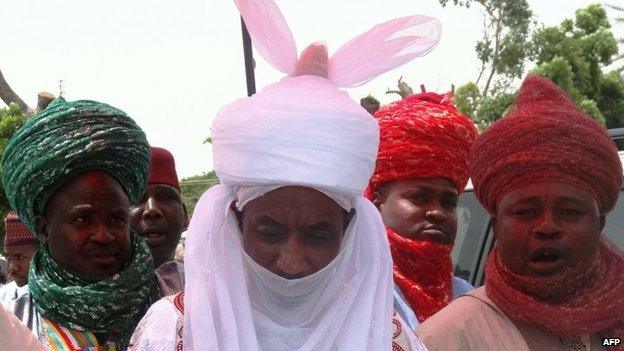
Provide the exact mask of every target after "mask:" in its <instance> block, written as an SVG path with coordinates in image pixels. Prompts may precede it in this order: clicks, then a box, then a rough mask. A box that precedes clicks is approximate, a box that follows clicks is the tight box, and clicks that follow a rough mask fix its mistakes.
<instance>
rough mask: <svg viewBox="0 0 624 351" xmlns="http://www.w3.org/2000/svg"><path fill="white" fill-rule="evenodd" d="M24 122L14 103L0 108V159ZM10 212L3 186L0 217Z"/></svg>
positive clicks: (0, 229) (1, 227)
mask: <svg viewBox="0 0 624 351" xmlns="http://www.w3.org/2000/svg"><path fill="white" fill-rule="evenodd" d="M25 121H26V116H25V115H24V114H23V113H22V112H21V111H20V108H19V106H18V105H17V104H16V103H11V104H10V105H9V106H8V107H5V108H0V157H1V156H2V154H4V148H5V147H6V144H7V142H8V141H9V139H11V137H12V136H13V134H15V132H16V131H17V130H18V129H19V128H20V127H21V126H22V125H24V122H25ZM10 210H11V206H10V205H9V201H8V200H7V198H6V195H5V193H4V186H2V188H1V189H0V217H1V219H4V218H5V217H6V215H7V213H9V211H10ZM2 242H4V225H0V243H2ZM0 252H4V246H3V245H0Z"/></svg>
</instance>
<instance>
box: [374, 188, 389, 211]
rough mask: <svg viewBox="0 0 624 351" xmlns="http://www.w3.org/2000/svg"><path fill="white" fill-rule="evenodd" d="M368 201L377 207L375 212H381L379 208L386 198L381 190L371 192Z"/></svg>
mask: <svg viewBox="0 0 624 351" xmlns="http://www.w3.org/2000/svg"><path fill="white" fill-rule="evenodd" d="M370 200H371V202H372V203H373V205H375V207H377V210H379V211H381V207H382V206H383V204H384V202H385V201H386V197H385V195H384V194H383V192H382V191H381V190H379V189H377V190H375V191H374V192H373V195H372V196H371V199H370Z"/></svg>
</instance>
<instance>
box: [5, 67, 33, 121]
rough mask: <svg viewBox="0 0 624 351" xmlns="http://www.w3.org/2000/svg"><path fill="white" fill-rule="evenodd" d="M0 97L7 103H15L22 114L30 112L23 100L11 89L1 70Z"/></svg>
mask: <svg viewBox="0 0 624 351" xmlns="http://www.w3.org/2000/svg"><path fill="white" fill-rule="evenodd" d="M0 99H2V101H4V103H5V104H7V105H8V104H10V103H12V102H14V103H16V104H17V105H18V106H19V108H20V110H21V111H22V113H24V114H30V113H31V112H32V110H31V109H30V108H29V107H28V105H26V103H25V102H24V100H22V99H21V98H20V97H19V96H17V94H16V93H15V92H14V91H13V89H11V87H10V86H9V83H7V81H6V79H4V75H3V74H2V71H0Z"/></svg>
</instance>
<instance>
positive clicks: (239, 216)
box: [230, 202, 243, 232]
mask: <svg viewBox="0 0 624 351" xmlns="http://www.w3.org/2000/svg"><path fill="white" fill-rule="evenodd" d="M230 210H232V212H234V216H236V220H237V221H238V227H239V228H240V230H241V232H242V231H243V211H239V210H238V208H236V202H232V204H231V205H230Z"/></svg>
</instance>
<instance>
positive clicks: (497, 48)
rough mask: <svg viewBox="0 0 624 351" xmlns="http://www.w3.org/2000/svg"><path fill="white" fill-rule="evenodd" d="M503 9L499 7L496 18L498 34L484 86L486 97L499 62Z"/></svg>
mask: <svg viewBox="0 0 624 351" xmlns="http://www.w3.org/2000/svg"><path fill="white" fill-rule="evenodd" d="M502 11H503V10H502V9H501V8H499V10H498V17H497V18H496V35H495V36H494V55H493V56H492V70H491V71H490V76H489V77H488V80H487V82H486V83H485V88H483V94H482V95H483V97H486V96H487V94H488V90H489V89H490V84H491V83H492V78H494V74H495V73H496V64H497V63H498V62H497V61H498V51H499V49H500V48H499V46H500V36H501V32H502V23H501V22H502V18H503V15H502V13H501V12H502Z"/></svg>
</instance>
